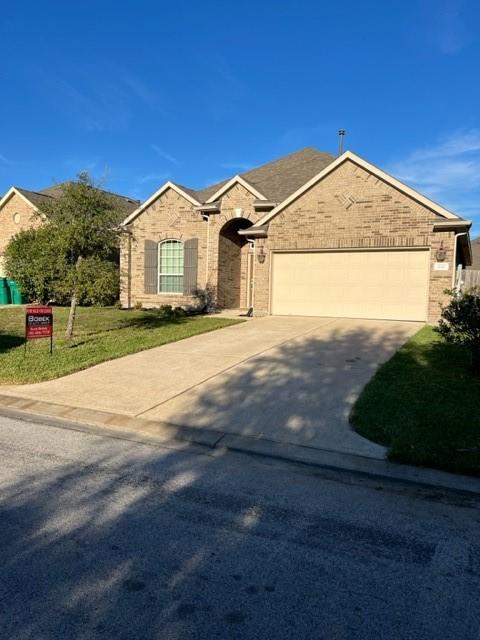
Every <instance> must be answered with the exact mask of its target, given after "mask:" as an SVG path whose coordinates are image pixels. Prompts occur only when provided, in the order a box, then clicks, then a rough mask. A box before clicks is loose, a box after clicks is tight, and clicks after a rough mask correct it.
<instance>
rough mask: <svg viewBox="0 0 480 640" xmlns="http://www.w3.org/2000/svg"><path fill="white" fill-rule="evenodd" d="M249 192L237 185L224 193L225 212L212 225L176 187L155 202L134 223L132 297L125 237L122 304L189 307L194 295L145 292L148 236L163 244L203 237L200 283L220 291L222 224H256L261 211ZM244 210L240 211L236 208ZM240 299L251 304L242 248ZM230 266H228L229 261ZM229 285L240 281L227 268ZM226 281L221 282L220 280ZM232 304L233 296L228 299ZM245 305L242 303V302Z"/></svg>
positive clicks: (122, 261)
mask: <svg viewBox="0 0 480 640" xmlns="http://www.w3.org/2000/svg"><path fill="white" fill-rule="evenodd" d="M255 199H256V198H255V196H253V195H252V194H251V193H250V192H249V191H248V190H246V189H245V188H244V187H242V186H241V185H234V186H233V187H231V188H230V189H229V190H228V191H227V192H226V193H225V194H224V195H223V197H222V202H221V211H220V213H215V214H211V216H210V221H209V223H208V224H207V222H206V221H204V220H203V219H202V216H201V215H200V213H198V212H197V211H195V208H194V206H193V205H192V204H191V203H190V202H189V201H188V200H186V199H185V198H184V197H183V196H181V195H179V194H177V193H176V192H175V191H174V190H173V189H168V190H167V191H165V192H164V193H163V194H162V195H161V196H160V197H159V198H158V199H157V200H156V201H155V202H154V203H152V204H151V205H150V206H149V207H148V208H147V209H146V210H145V211H144V212H143V213H142V214H141V215H140V216H139V217H138V218H136V219H135V220H134V221H133V223H132V224H131V230H132V233H133V240H132V241H131V263H130V264H131V275H130V295H129V285H128V283H129V274H128V264H129V261H128V251H129V250H128V245H129V241H128V239H127V238H126V237H124V238H123V240H122V245H121V252H120V280H121V282H120V291H121V293H120V300H121V303H122V306H124V307H127V306H128V305H129V304H130V306H134V305H135V304H136V303H140V304H142V305H143V306H145V307H155V306H159V305H161V304H171V305H188V304H192V303H194V302H195V299H193V298H190V297H186V296H178V295H171V294H154V295H152V294H145V293H144V255H143V247H144V241H145V240H154V241H155V242H159V241H160V240H164V239H167V238H172V239H176V240H183V241H184V240H187V239H190V238H198V240H199V245H198V282H197V284H198V287H199V289H205V288H206V286H207V285H208V287H209V288H211V289H213V291H214V292H215V293H216V292H217V290H218V285H219V282H218V273H219V270H218V259H219V235H220V231H221V229H222V227H223V226H224V225H225V224H226V223H227V222H229V221H230V220H233V219H236V218H237V217H239V216H240V217H241V218H244V219H247V220H249V221H251V222H252V224H253V223H255V222H256V221H257V220H258V219H259V218H260V216H259V214H258V213H256V212H255V210H254V207H253V203H254V201H255ZM238 209H240V210H241V211H240V212H238V214H239V215H237V210H238ZM207 226H208V227H209V229H208V247H209V250H208V277H207ZM241 254H242V260H241V267H240V270H241V273H240V287H241V303H244V302H246V286H247V282H246V264H247V262H246V257H244V254H246V248H244V249H242V250H241ZM225 266H226V265H225ZM222 274H223V277H224V287H225V283H226V282H228V281H231V282H232V283H233V282H234V281H235V282H236V281H237V280H238V274H237V273H236V270H235V269H234V268H228V269H227V270H226V271H225V269H223V270H222ZM221 284H222V283H221ZM226 302H228V300H227V301H226ZM242 306H243V304H242Z"/></svg>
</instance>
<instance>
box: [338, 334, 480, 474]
mask: <svg viewBox="0 0 480 640" xmlns="http://www.w3.org/2000/svg"><path fill="white" fill-rule="evenodd" d="M469 368H470V356H469V352H468V350H467V349H466V348H464V347H462V346H459V345H454V344H447V343H446V342H445V341H444V340H443V338H441V337H440V336H439V335H438V334H437V333H435V331H434V330H433V328H432V327H424V328H423V329H421V330H420V331H419V332H418V333H417V334H416V335H415V336H413V337H412V338H411V339H410V340H409V341H408V342H407V343H406V344H405V345H404V346H403V347H402V348H401V349H400V350H399V351H398V352H397V353H396V354H395V355H394V356H393V357H392V358H391V360H389V361H388V362H387V363H386V364H384V365H383V366H382V367H381V368H380V369H379V370H378V372H377V373H376V375H375V376H374V378H373V379H372V380H371V381H370V383H369V384H367V386H366V387H365V389H364V390H363V392H362V394H361V395H360V397H359V398H358V400H357V402H356V403H355V405H354V407H353V410H352V413H351V417H350V420H351V423H352V425H353V426H354V428H355V430H356V431H357V432H358V433H359V434H361V435H362V436H364V437H366V438H368V439H370V440H373V441H375V442H378V443H380V444H383V445H385V446H387V447H389V457H390V459H391V460H395V461H398V462H404V463H409V464H415V465H423V466H429V467H436V468H440V469H446V470H449V471H455V472H460V473H467V474H473V475H480V377H473V376H472V375H471V373H470V370H469Z"/></svg>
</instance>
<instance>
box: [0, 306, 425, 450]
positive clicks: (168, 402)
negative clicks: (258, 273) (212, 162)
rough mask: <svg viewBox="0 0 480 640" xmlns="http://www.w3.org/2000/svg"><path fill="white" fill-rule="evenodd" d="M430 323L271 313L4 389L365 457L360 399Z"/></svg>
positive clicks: (368, 444)
mask: <svg viewBox="0 0 480 640" xmlns="http://www.w3.org/2000/svg"><path fill="white" fill-rule="evenodd" d="M421 326H422V325H421V324H419V323H411V322H390V321H377V320H350V319H331V318H300V317H266V318H255V319H252V320H249V321H248V322H245V323H244V324H241V325H236V326H232V327H228V328H225V329H221V330H219V331H215V332H213V333H208V334H204V335H200V336H195V337H192V338H188V339H186V340H182V341H180V342H176V343H172V344H168V345H165V346H162V347H157V348H155V349H150V350H149V351H143V352H141V353H137V354H134V355H131V356H126V357H124V358H120V359H118V360H113V361H111V362H106V363H103V364H100V365H97V366H96V367H93V368H91V369H88V370H86V371H81V372H79V373H75V374H73V375H70V376H66V377H64V378H60V379H58V380H52V381H50V382H43V383H40V384H34V385H23V386H2V387H0V393H1V392H4V393H12V394H14V395H17V396H22V397H27V398H33V399H35V400H42V401H45V402H54V403H57V404H65V405H71V406H76V407H82V408H89V409H98V410H102V411H108V412H113V413H120V414H125V415H128V416H136V417H142V418H146V419H150V420H161V421H165V422H169V423H172V424H175V425H181V426H191V427H206V428H209V429H214V430H215V429H216V430H219V431H223V432H227V433H235V434H242V435H248V436H253V437H264V438H268V439H272V440H276V441H279V442H286V443H291V444H300V445H306V446H311V447H318V448H322V449H329V450H332V451H341V452H346V453H354V454H357V455H364V456H371V457H376V458H378V457H384V455H385V450H384V448H383V447H380V446H379V445H376V444H374V443H372V442H369V441H368V440H365V439H364V438H362V437H361V436H359V435H357V434H356V433H354V432H353V431H352V429H351V428H350V426H349V424H348V415H349V412H350V409H351V406H352V404H353V402H354V401H355V399H356V397H357V396H358V394H359V392H360V391H361V389H362V388H363V386H364V385H365V383H366V382H367V381H368V380H369V379H370V378H371V376H372V375H373V374H374V372H375V370H376V369H377V367H378V365H379V364H381V363H382V362H385V360H387V359H388V358H389V357H390V356H391V355H392V354H393V353H394V352H395V351H396V350H397V349H398V347H399V346H400V345H401V344H403V343H404V342H405V340H406V339H407V338H408V337H409V336H411V335H412V334H414V333H415V332H416V331H417V330H418V329H419V328H420V327H421Z"/></svg>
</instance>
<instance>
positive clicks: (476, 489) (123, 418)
mask: <svg viewBox="0 0 480 640" xmlns="http://www.w3.org/2000/svg"><path fill="white" fill-rule="evenodd" d="M0 415H3V416H6V417H9V418H25V419H29V420H31V421H32V422H41V421H42V420H46V421H47V422H50V423H51V424H52V425H53V426H59V427H63V428H70V429H77V430H81V431H86V432H88V433H93V434H95V435H100V436H102V435H103V436H109V437H115V438H120V439H126V440H131V441H134V442H141V443H146V444H150V445H152V444H154V445H155V444H156V445H158V446H161V447H167V448H168V447H173V448H176V449H178V448H182V445H183V446H193V447H194V448H195V449H196V450H197V451H198V452H204V453H205V452H208V451H214V450H217V451H220V450H228V451H235V452H240V453H247V454H250V455H255V456H261V457H267V458H271V459H276V460H283V461H286V462H293V463H297V464H302V465H308V466H313V467H319V468H323V469H327V470H331V471H336V472H345V473H351V474H356V475H361V476H363V477H368V478H374V479H377V480H383V481H390V482H396V483H404V484H405V483H406V484H410V485H415V486H417V487H421V488H424V489H425V488H430V489H435V490H437V491H438V490H440V491H453V492H455V493H462V494H469V495H471V496H476V497H480V478H476V477H473V476H463V475H457V474H453V473H448V472H446V471H437V470H435V469H428V468H424V467H413V466H410V465H403V464H396V463H392V462H389V461H387V460H378V459H375V458H369V457H365V456H357V455H353V454H348V453H341V452H336V451H329V450H326V449H317V448H314V447H308V446H302V445H295V444H285V443H281V442H277V441H274V440H268V439H266V438H255V437H250V436H242V435H235V434H230V433H225V432H223V431H215V430H213V429H203V428H197V427H187V426H180V425H174V424H171V423H167V422H160V421H154V420H146V419H144V418H135V417H133V416H128V415H124V414H115V413H108V412H106V411H98V410H95V409H82V408H80V407H72V406H68V405H61V404H55V403H51V402H43V401H39V400H33V399H31V398H21V397H18V396H9V395H4V394H0Z"/></svg>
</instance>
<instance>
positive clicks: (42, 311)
mask: <svg viewBox="0 0 480 640" xmlns="http://www.w3.org/2000/svg"><path fill="white" fill-rule="evenodd" d="M36 338H50V353H52V348H53V309H52V307H43V306H42V307H40V306H38V307H37V306H35V307H27V308H26V310H25V348H26V345H27V340H34V339H36Z"/></svg>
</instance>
